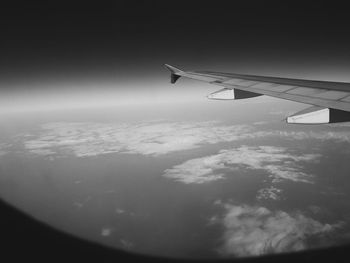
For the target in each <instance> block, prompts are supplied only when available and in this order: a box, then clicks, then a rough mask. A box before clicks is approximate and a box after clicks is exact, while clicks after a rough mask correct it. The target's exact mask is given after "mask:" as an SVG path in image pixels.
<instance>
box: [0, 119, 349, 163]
mask: <svg viewBox="0 0 350 263" xmlns="http://www.w3.org/2000/svg"><path fill="white" fill-rule="evenodd" d="M259 125H260V126H263V125H264V124H263V123H261V122H260V123H259ZM342 128H343V129H344V127H342V126H339V127H337V130H335V129H332V131H327V130H325V131H318V132H313V131H310V132H305V131H283V130H261V129H260V128H259V129H260V130H256V129H257V125H222V124H220V123H218V122H166V121H164V120H158V121H149V122H141V123H119V124H118V123H97V122H78V123H72V122H55V123H48V124H44V125H42V126H41V129H40V130H39V132H38V133H36V134H35V133H32V134H26V135H23V136H22V137H21V138H22V141H23V143H24V147H25V149H26V150H28V151H29V152H30V153H33V154H36V155H41V156H51V157H53V156H55V157H60V156H61V157H62V156H67V155H73V156H76V157H90V156H98V155H101V154H109V153H123V154H142V155H150V156H159V155H164V154H168V153H173V152H179V151H184V150H190V149H195V148H199V147H201V146H203V145H205V144H206V145H208V144H216V143H220V142H234V141H238V140H250V139H258V138H269V137H271V138H283V139H285V140H306V139H315V140H321V141H326V140H333V141H339V142H350V134H349V132H348V131H345V130H341V129H342ZM339 129H340V130H339ZM0 150H1V149H0Z"/></svg>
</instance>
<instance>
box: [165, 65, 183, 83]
mask: <svg viewBox="0 0 350 263" xmlns="http://www.w3.org/2000/svg"><path fill="white" fill-rule="evenodd" d="M164 66H165V67H166V68H167V69H168V70H170V73H171V74H170V82H171V83H172V84H174V83H175V82H176V81H177V80H178V79H179V78H180V77H181V75H180V74H179V73H181V72H183V71H182V70H180V69H178V68H175V67H173V66H170V65H168V64H164Z"/></svg>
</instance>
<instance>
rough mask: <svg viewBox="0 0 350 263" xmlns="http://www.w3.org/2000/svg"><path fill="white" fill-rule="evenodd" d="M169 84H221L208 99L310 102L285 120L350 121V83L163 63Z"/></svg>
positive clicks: (292, 121)
mask: <svg viewBox="0 0 350 263" xmlns="http://www.w3.org/2000/svg"><path fill="white" fill-rule="evenodd" d="M165 66H166V67H167V68H168V69H169V70H170V72H171V83H175V82H176V81H177V80H178V79H179V78H180V77H187V78H191V79H196V80H200V81H204V82H208V83H210V84H215V85H219V86H222V87H224V88H223V89H221V90H219V91H216V92H214V93H211V94H210V95H208V98H209V99H218V100H230V99H231V100H235V99H246V98H252V97H256V96H260V95H268V96H272V97H276V98H281V99H286V100H292V101H296V102H301V103H306V104H310V105H313V107H311V108H308V109H306V110H303V111H301V112H299V113H297V114H294V115H292V116H290V117H288V118H287V122H288V123H303V124H320V123H334V122H344V121H350V83H345V82H330V81H318V80H304V79H291V78H278V77H266V76H256V75H243V74H235V73H222V72H212V71H183V70H180V69H178V68H175V67H173V66H170V65H167V64H165Z"/></svg>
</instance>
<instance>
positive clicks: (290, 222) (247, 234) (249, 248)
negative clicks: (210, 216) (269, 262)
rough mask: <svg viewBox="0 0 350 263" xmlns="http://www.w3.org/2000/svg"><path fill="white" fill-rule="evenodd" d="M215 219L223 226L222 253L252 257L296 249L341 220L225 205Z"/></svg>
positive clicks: (333, 227) (306, 246)
mask: <svg viewBox="0 0 350 263" xmlns="http://www.w3.org/2000/svg"><path fill="white" fill-rule="evenodd" d="M224 206H225V209H226V213H225V215H224V217H223V218H222V219H221V220H219V222H220V223H221V224H222V225H223V226H224V229H225V230H224V235H223V245H222V246H221V247H220V249H219V252H220V253H221V254H222V255H223V256H256V255H262V254H270V253H280V252H292V251H299V250H303V249H306V248H308V247H309V243H308V240H309V238H311V237H318V238H320V239H321V238H322V237H325V236H326V234H329V233H332V232H333V231H334V230H335V229H337V228H339V227H341V226H342V224H343V223H341V222H340V223H337V224H333V225H332V224H324V223H321V222H319V221H316V220H314V219H312V218H310V217H307V216H305V215H303V214H302V213H301V212H295V213H293V214H291V213H286V212H284V211H271V210H269V209H267V208H265V207H252V206H247V205H241V206H236V205H231V204H225V205H224Z"/></svg>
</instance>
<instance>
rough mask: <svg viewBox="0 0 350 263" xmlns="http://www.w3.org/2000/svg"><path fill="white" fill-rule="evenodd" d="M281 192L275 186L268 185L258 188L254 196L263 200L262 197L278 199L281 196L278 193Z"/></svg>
mask: <svg viewBox="0 0 350 263" xmlns="http://www.w3.org/2000/svg"><path fill="white" fill-rule="evenodd" d="M281 192H282V190H281V189H278V188H276V187H275V186H273V185H271V186H270V187H267V188H262V189H260V190H259V191H258V194H257V196H256V198H257V199H258V200H263V199H272V200H280V199H281V198H280V196H279V194H280V193H281Z"/></svg>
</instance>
